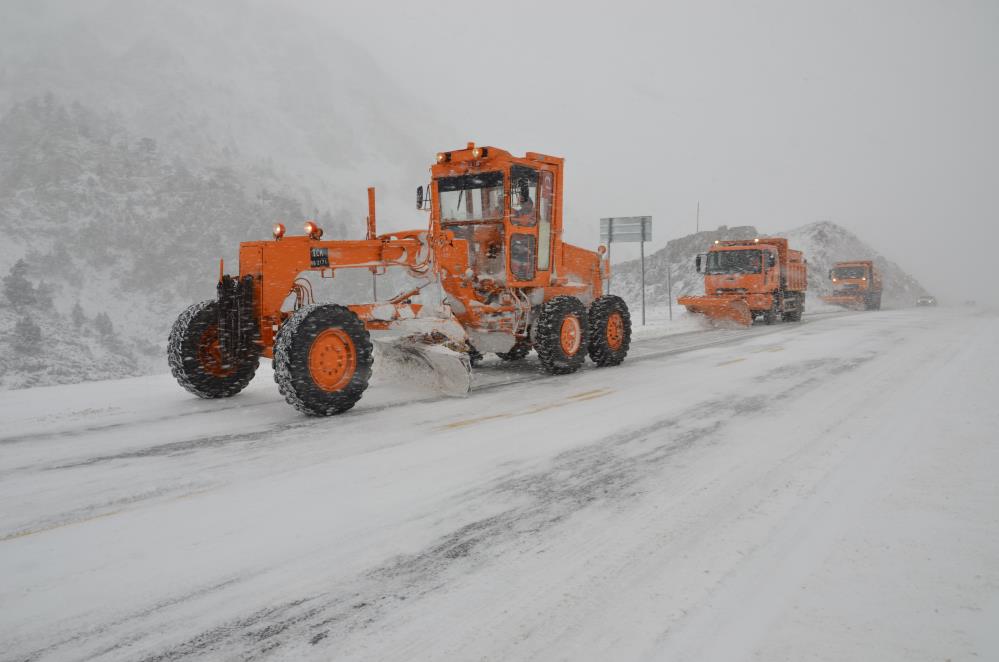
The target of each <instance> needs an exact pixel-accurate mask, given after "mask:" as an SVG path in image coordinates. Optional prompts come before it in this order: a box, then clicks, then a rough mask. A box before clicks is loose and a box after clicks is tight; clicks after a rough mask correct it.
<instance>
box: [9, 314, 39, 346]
mask: <svg viewBox="0 0 999 662" xmlns="http://www.w3.org/2000/svg"><path fill="white" fill-rule="evenodd" d="M41 344H42V328H41V327H40V326H38V324H36V323H35V321H34V320H32V319H31V318H30V317H28V316H27V315H25V316H24V317H22V318H20V319H19V320H17V322H16V323H15V324H14V333H12V334H11V345H12V346H13V347H14V350H15V351H18V352H24V353H27V354H33V353H35V352H36V351H37V350H38V348H39V347H40V346H41Z"/></svg>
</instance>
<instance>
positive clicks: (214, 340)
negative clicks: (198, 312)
mask: <svg viewBox="0 0 999 662" xmlns="http://www.w3.org/2000/svg"><path fill="white" fill-rule="evenodd" d="M198 363H200V364H201V367H202V368H203V369H204V371H205V372H207V373H208V374H210V375H213V376H215V377H228V376H229V375H231V374H232V373H234V372H236V366H234V365H226V364H225V362H224V361H223V359H222V347H221V346H220V345H219V328H218V327H217V326H215V325H214V324H213V325H211V326H210V327H208V328H207V329H205V330H204V331H203V332H202V334H201V338H199V339H198Z"/></svg>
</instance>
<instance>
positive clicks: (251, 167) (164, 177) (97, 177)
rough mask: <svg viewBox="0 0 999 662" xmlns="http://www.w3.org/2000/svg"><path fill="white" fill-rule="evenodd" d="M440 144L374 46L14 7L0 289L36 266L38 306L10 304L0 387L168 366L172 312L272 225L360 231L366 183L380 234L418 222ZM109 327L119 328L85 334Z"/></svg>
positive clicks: (123, 14) (263, 29)
mask: <svg viewBox="0 0 999 662" xmlns="http://www.w3.org/2000/svg"><path fill="white" fill-rule="evenodd" d="M402 109H404V110H402ZM417 128H418V130H417ZM441 133H442V132H439V131H438V129H435V124H434V121H433V119H432V117H429V114H428V113H425V112H423V111H422V110H421V107H420V106H419V104H418V103H415V102H414V101H413V100H412V99H410V98H408V97H407V96H406V94H405V93H404V92H402V91H400V89H399V88H398V85H397V84H395V83H393V82H392V81H390V80H389V79H388V78H387V77H386V76H385V75H384V74H383V72H381V71H380V70H379V69H378V67H377V66H375V64H374V62H373V60H371V58H370V56H369V55H368V54H367V53H366V52H365V51H364V49H363V48H361V47H360V46H358V45H356V44H354V43H352V42H351V41H350V40H349V39H348V38H346V37H345V36H344V35H342V34H339V33H338V32H337V31H336V30H334V29H332V28H331V27H330V26H329V25H326V24H324V23H322V22H320V21H317V20H315V19H313V18H312V17H309V16H307V15H304V14H299V13H296V11H295V10H294V9H292V8H287V7H281V6H278V5H276V4H275V3H262V2H257V1H256V0H220V1H219V2H211V3H186V2H185V3H180V2H160V1H159V0H94V1H93V2H88V3H76V2H67V1H65V0H30V1H21V0H11V2H7V3H5V4H4V11H3V20H2V21H0V233H2V235H3V237H4V241H3V242H0V276H8V275H11V274H12V272H13V271H14V270H15V265H17V264H18V262H19V260H24V265H23V266H22V267H19V268H18V270H19V277H21V278H23V279H24V283H26V285H25V287H26V288H28V289H24V288H22V289H24V291H25V292H28V294H29V295H30V293H31V292H33V291H36V290H38V291H43V292H44V294H45V295H44V296H42V297H34V298H33V297H32V296H28V297H27V299H29V300H32V301H29V302H27V303H23V304H21V305H19V306H16V307H15V306H13V305H11V304H10V302H9V301H8V299H7V297H6V296H5V295H4V294H3V293H2V292H0V307H2V308H3V314H2V315H0V388H5V387H6V388H10V387H19V386H26V385H40V384H47V383H62V382H72V381H80V380H83V379H96V378H101V377H111V376H120V375H122V374H128V373H129V372H135V373H143V372H149V371H151V370H157V369H160V370H161V369H164V366H165V362H164V361H163V344H164V342H165V338H166V335H167V332H168V330H169V327H170V325H171V324H172V322H173V320H174V319H175V318H176V316H177V314H178V313H179V311H181V310H182V309H183V308H184V307H186V306H187V305H189V304H190V303H193V302H195V301H199V300H203V299H205V298H209V297H211V296H212V295H213V293H214V283H215V278H216V274H217V273H218V260H219V258H224V259H225V260H226V262H227V264H229V265H233V266H234V264H235V257H236V251H237V248H238V244H239V242H240V241H245V240H254V239H261V238H265V237H267V236H269V232H270V227H271V224H272V223H273V222H274V221H276V220H282V221H284V222H285V223H286V224H287V225H288V226H289V230H291V231H294V230H292V228H297V227H299V225H300V223H301V222H302V221H303V220H304V219H305V218H318V219H319V221H320V224H321V225H322V226H323V227H324V229H325V230H326V233H327V236H328V237H333V238H336V237H344V236H358V235H359V233H360V232H362V227H363V219H364V215H365V212H366V207H365V205H366V203H365V187H367V186H369V185H374V186H376V187H378V189H379V219H380V225H381V227H382V228H383V229H390V228H393V227H410V226H413V225H414V224H416V225H415V226H416V227H419V226H420V225H422V224H423V223H425V222H426V217H425V215H423V214H421V213H420V212H417V211H416V210H415V209H412V203H411V198H412V195H411V193H412V191H413V189H414V188H415V187H416V185H417V184H421V183H425V182H424V180H425V178H426V176H427V166H428V165H429V163H430V158H431V157H432V155H433V153H434V151H435V150H436V149H437V148H439V146H440V144H441V143H440V138H439V136H440V134H441ZM230 268H232V267H230ZM361 281H363V282H361ZM335 287H336V288H338V291H342V292H346V291H348V290H349V293H348V298H349V297H350V296H353V294H354V293H355V290H359V289H360V288H362V287H363V288H370V276H368V277H367V279H363V278H362V279H360V280H358V279H352V278H351V277H350V276H347V277H346V278H338V279H337V283H336V285H335ZM365 291H367V290H365ZM14 296H15V297H16V296H17V295H16V294H14ZM76 307H78V308H79V311H78V313H79V314H77V315H76V322H78V326H79V329H78V330H77V332H76V333H75V334H74V333H73V331H72V329H73V328H74V320H73V316H72V315H71V313H72V311H73V310H74V308H76ZM98 316H101V319H102V320H103V319H105V318H106V319H107V321H108V322H110V325H111V327H112V329H113V333H111V334H108V333H98V332H96V331H94V333H90V332H89V331H88V330H87V328H89V327H87V325H88V324H91V325H92V324H93V323H94V320H96V319H97V317H98ZM18 325H19V326H18ZM15 327H17V328H19V329H21V331H25V330H30V333H28V336H33V335H37V336H38V337H39V340H38V341H37V342H21V341H19V340H17V337H18V334H17V333H15ZM36 331H37V333H36ZM22 335H23V334H22ZM106 351H110V352H111V354H112V355H114V354H115V353H116V354H117V358H115V359H114V360H111V359H110V358H109V355H107V353H106ZM118 359H121V360H118Z"/></svg>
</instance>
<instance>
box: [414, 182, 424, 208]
mask: <svg viewBox="0 0 999 662" xmlns="http://www.w3.org/2000/svg"><path fill="white" fill-rule="evenodd" d="M416 208H417V209H423V187H422V186H417V187H416Z"/></svg>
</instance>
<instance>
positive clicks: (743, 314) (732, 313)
mask: <svg viewBox="0 0 999 662" xmlns="http://www.w3.org/2000/svg"><path fill="white" fill-rule="evenodd" d="M677 303H679V304H680V305H681V306H686V307H687V310H689V311H690V312H692V313H700V314H702V315H704V316H705V317H707V318H708V319H711V320H717V321H730V322H736V323H738V324H742V325H743V326H749V325H751V324H752V323H753V314H752V313H751V312H749V306H748V305H746V302H745V301H743V300H742V299H733V298H730V297H680V298H679V299H677Z"/></svg>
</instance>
